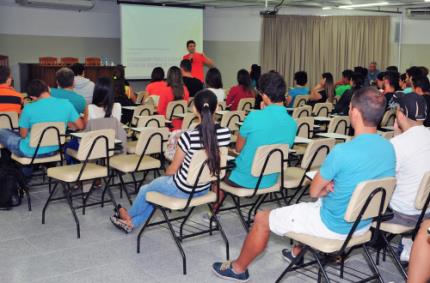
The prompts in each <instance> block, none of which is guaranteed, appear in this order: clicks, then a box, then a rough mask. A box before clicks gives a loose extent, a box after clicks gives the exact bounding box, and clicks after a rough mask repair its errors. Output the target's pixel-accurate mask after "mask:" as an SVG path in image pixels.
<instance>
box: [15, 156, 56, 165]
mask: <svg viewBox="0 0 430 283" xmlns="http://www.w3.org/2000/svg"><path fill="white" fill-rule="evenodd" d="M12 159H13V160H15V161H16V162H18V163H20V164H22V165H28V164H30V163H31V157H19V156H16V155H15V154H12ZM59 161H61V155H60V154H59V153H58V154H56V155H53V156H49V157H42V158H35V159H34V161H33V164H41V163H49V162H59Z"/></svg>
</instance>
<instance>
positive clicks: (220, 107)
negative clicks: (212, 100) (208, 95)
mask: <svg viewBox="0 0 430 283" xmlns="http://www.w3.org/2000/svg"><path fill="white" fill-rule="evenodd" d="M226 108H227V105H226V103H225V101H218V110H221V111H224V110H226Z"/></svg>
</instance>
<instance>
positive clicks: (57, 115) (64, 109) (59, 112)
mask: <svg viewBox="0 0 430 283" xmlns="http://www.w3.org/2000/svg"><path fill="white" fill-rule="evenodd" d="M77 119H79V114H78V112H76V110H75V108H74V107H73V105H72V104H71V103H70V102H69V101H67V100H65V99H58V98H54V97H49V98H42V99H40V100H37V101H35V102H32V103H29V104H26V105H25V106H24V109H23V110H22V113H21V116H20V117H19V127H20V128H25V129H28V133H27V136H26V137H25V138H24V139H22V140H21V142H20V143H19V149H20V150H21V151H22V153H24V154H25V155H26V156H30V157H31V156H33V154H34V152H35V150H36V148H35V147H31V146H30V131H31V127H32V126H33V125H34V124H37V123H43V122H64V124H66V127H67V123H69V122H74V121H76V120H77ZM56 150H58V146H44V147H40V148H39V151H38V154H45V153H50V152H53V151H56Z"/></svg>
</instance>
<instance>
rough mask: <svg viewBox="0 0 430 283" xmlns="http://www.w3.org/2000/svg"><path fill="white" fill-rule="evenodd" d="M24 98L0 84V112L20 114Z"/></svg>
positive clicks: (5, 85)
mask: <svg viewBox="0 0 430 283" xmlns="http://www.w3.org/2000/svg"><path fill="white" fill-rule="evenodd" d="M23 99H24V97H23V95H22V94H21V93H19V92H17V91H16V90H14V89H13V88H12V87H11V86H9V85H7V84H0V112H16V113H18V114H19V113H21V108H22V101H23Z"/></svg>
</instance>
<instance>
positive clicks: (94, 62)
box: [85, 57, 102, 66]
mask: <svg viewBox="0 0 430 283" xmlns="http://www.w3.org/2000/svg"><path fill="white" fill-rule="evenodd" d="M101 62H102V60H101V59H100V57H87V58H85V65H88V66H100V65H101Z"/></svg>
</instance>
